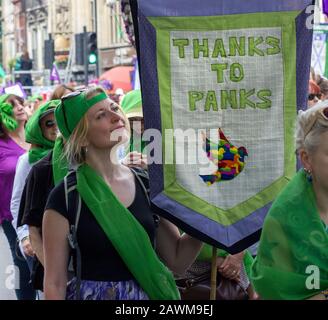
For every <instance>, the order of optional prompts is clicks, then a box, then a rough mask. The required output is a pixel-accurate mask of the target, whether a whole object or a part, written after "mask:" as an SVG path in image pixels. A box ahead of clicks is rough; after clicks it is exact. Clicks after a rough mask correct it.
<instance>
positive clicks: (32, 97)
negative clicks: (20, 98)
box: [27, 94, 43, 102]
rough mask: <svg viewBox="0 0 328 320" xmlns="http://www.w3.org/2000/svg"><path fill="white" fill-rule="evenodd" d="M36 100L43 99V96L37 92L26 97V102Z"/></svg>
mask: <svg viewBox="0 0 328 320" xmlns="http://www.w3.org/2000/svg"><path fill="white" fill-rule="evenodd" d="M37 100H39V101H43V97H42V96H40V95H39V94H35V95H33V96H30V97H28V99H27V101H28V102H35V101H37Z"/></svg>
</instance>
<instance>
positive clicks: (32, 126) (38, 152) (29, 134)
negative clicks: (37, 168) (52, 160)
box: [25, 100, 60, 164]
mask: <svg viewBox="0 0 328 320" xmlns="http://www.w3.org/2000/svg"><path fill="white" fill-rule="evenodd" d="M59 104H60V100H52V101H49V102H46V103H45V104H43V105H42V106H41V107H40V108H39V109H38V110H36V111H35V112H34V113H33V115H32V117H31V118H30V119H29V120H28V121H27V123H26V127H25V140H26V142H28V143H31V144H33V145H35V147H34V148H31V149H30V151H29V152H28V160H29V163H30V164H33V163H35V162H37V161H39V160H40V159H42V158H43V157H45V156H46V155H47V154H48V152H49V151H50V150H51V149H52V148H53V147H54V145H55V142H54V141H50V140H48V139H46V138H45V137H44V136H43V134H42V130H41V126H40V120H41V118H42V117H43V116H45V115H46V114H47V113H49V112H51V111H52V112H54V110H55V108H56V107H57V106H58V105H59Z"/></svg>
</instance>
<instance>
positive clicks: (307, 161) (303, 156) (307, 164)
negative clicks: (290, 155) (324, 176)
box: [298, 149, 312, 172]
mask: <svg viewBox="0 0 328 320" xmlns="http://www.w3.org/2000/svg"><path fill="white" fill-rule="evenodd" d="M298 154H299V157H300V160H301V162H302V165H303V168H304V169H306V170H307V171H309V172H311V171H312V162H311V158H310V156H309V154H308V152H307V151H306V150H305V149H300V150H299V152H298Z"/></svg>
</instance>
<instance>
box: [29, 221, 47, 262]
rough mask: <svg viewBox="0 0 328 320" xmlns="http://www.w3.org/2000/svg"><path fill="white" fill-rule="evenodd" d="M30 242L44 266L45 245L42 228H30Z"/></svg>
mask: <svg viewBox="0 0 328 320" xmlns="http://www.w3.org/2000/svg"><path fill="white" fill-rule="evenodd" d="M29 233H30V242H31V245H32V248H33V251H34V252H35V254H36V256H37V258H38V260H39V261H40V262H41V264H42V265H43V266H44V256H43V244H42V238H41V231H40V228H37V227H34V226H29Z"/></svg>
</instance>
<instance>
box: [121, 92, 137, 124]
mask: <svg viewBox="0 0 328 320" xmlns="http://www.w3.org/2000/svg"><path fill="white" fill-rule="evenodd" d="M121 107H122V109H123V111H124V113H125V114H126V116H127V117H128V118H133V117H142V98H141V91H140V90H133V91H130V92H128V93H127V94H126V95H125V96H124V97H123V100H122V102H121Z"/></svg>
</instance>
